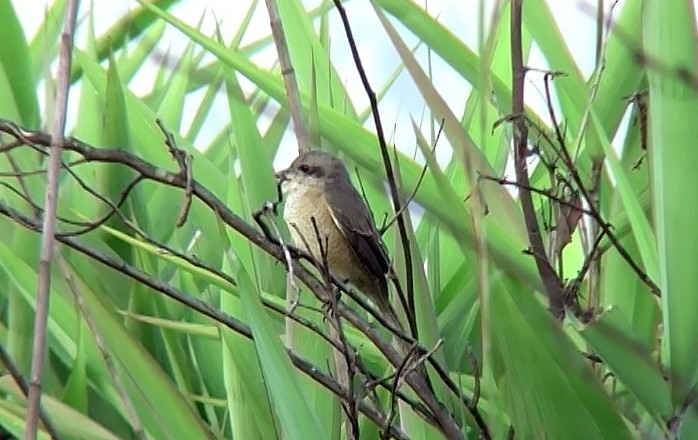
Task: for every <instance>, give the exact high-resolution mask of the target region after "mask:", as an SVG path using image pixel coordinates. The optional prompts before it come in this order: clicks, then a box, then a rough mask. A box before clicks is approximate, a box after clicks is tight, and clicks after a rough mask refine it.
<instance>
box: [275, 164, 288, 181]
mask: <svg viewBox="0 0 698 440" xmlns="http://www.w3.org/2000/svg"><path fill="white" fill-rule="evenodd" d="M287 172H288V168H287V169H285V170H281V171H279V172H278V173H276V174H274V177H276V184H277V185H281V184H282V183H283V182H284V181H285V180H287V178H288V177H287V176H286V174H287Z"/></svg>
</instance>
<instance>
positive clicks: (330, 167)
mask: <svg viewBox="0 0 698 440" xmlns="http://www.w3.org/2000/svg"><path fill="white" fill-rule="evenodd" d="M276 180H277V182H278V184H279V185H281V189H282V191H283V192H285V193H288V192H292V191H294V190H295V189H298V188H302V187H308V186H311V187H316V188H321V189H322V188H325V187H327V186H328V185H335V184H337V183H348V182H349V174H348V173H347V169H346V167H345V166H344V164H343V163H342V161H341V160H340V159H339V158H338V157H337V156H334V155H332V154H330V153H325V152H324V151H306V152H304V153H301V154H300V155H299V156H298V157H297V158H296V159H295V160H294V161H293V162H292V163H291V165H289V167H288V168H286V169H285V170H281V171H279V172H278V173H276Z"/></svg>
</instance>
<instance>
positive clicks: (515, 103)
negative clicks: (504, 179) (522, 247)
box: [511, 0, 565, 320]
mask: <svg viewBox="0 0 698 440" xmlns="http://www.w3.org/2000/svg"><path fill="white" fill-rule="evenodd" d="M522 1H523V0H512V3H511V64H512V95H513V96H512V109H511V113H512V114H513V115H523V114H524V80H525V76H526V69H525V67H524V65H523V53H522V48H521V22H522V20H521V3H522ZM527 145H528V129H527V126H526V124H525V121H524V119H523V118H516V119H515V120H514V168H515V170H516V181H517V182H518V183H519V184H520V185H521V192H520V193H519V198H520V200H521V206H522V208H523V214H524V221H525V223H526V229H527V230H528V238H529V240H530V242H531V249H532V252H533V255H534V260H535V262H536V266H537V267H538V273H539V274H540V276H541V279H542V281H543V286H544V287H545V292H546V294H547V296H548V303H549V304H548V306H549V309H550V312H551V313H552V314H553V316H554V317H555V318H557V319H560V320H561V319H563V318H564V316H565V307H564V302H563V301H564V299H563V292H562V283H561V282H560V279H559V278H558V276H557V274H556V273H555V270H554V269H553V268H552V266H550V264H549V262H548V261H547V258H546V253H545V247H544V245H543V240H542V238H541V234H540V230H539V227H538V219H537V218H536V211H535V208H534V206H533V199H532V198H531V192H530V191H528V190H527V189H526V188H529V187H530V186H531V184H530V182H529V178H528V167H527V165H526V152H527Z"/></svg>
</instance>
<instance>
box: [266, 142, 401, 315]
mask: <svg viewBox="0 0 698 440" xmlns="http://www.w3.org/2000/svg"><path fill="white" fill-rule="evenodd" d="M277 178H278V179H279V181H280V182H281V183H282V185H283V186H282V188H283V189H284V192H285V193H286V196H285V198H286V206H285V208H284V220H285V221H286V223H287V224H288V226H289V229H290V232H291V237H292V239H293V243H294V245H295V246H297V247H299V248H301V249H305V250H307V251H308V252H309V253H310V254H311V255H312V256H313V257H314V258H315V259H316V260H318V261H319V262H321V263H322V255H321V252H320V243H319V242H318V235H317V234H316V232H315V228H314V227H313V223H312V220H311V219H313V218H314V219H315V223H316V224H317V227H318V231H319V232H320V241H321V242H322V246H323V247H324V248H326V252H327V263H328V267H329V269H330V272H332V274H333V275H335V276H336V277H338V278H340V279H343V280H347V281H350V282H351V283H352V284H353V285H354V286H356V287H357V288H358V289H359V290H360V291H361V292H363V293H364V294H365V295H367V296H368V297H369V298H370V299H371V300H372V301H373V302H374V303H375V304H376V306H378V307H379V309H381V310H382V311H384V312H388V313H389V314H390V315H391V316H390V318H392V320H394V319H395V317H394V312H392V307H391V306H390V302H389V300H388V284H387V281H386V274H387V273H388V270H389V264H388V257H387V254H386V252H385V249H384V248H383V245H382V244H381V241H380V235H379V233H378V231H377V230H376V227H375V225H374V223H373V220H372V219H371V215H370V214H369V212H368V208H367V207H366V204H365V203H364V200H363V199H362V198H361V196H360V195H359V193H358V192H357V191H356V188H354V186H353V185H352V184H351V180H350V179H349V173H348V172H347V169H346V167H345V166H344V164H343V163H342V161H341V160H340V159H339V158H337V157H335V156H333V155H331V154H329V153H325V152H322V151H309V152H305V153H302V154H301V155H300V156H298V157H297V158H296V159H295V160H294V161H293V163H291V165H290V166H289V167H288V168H287V169H285V170H283V171H281V172H279V173H277Z"/></svg>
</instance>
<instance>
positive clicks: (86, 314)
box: [58, 256, 147, 440]
mask: <svg viewBox="0 0 698 440" xmlns="http://www.w3.org/2000/svg"><path fill="white" fill-rule="evenodd" d="M58 266H59V267H60V270H61V273H62V274H63V278H64V279H65V281H66V284H67V285H68V289H70V292H71V293H72V294H73V298H75V302H76V303H77V305H78V308H79V309H80V313H81V314H82V317H83V319H84V320H85V323H86V324H87V327H88V328H89V329H90V334H91V335H92V337H93V338H94V341H95V345H96V346H97V349H98V350H99V352H100V354H101V355H102V360H104V365H105V366H106V367H107V371H108V372H109V375H110V376H111V379H112V382H113V383H114V388H115V389H116V393H117V395H118V396H119V398H120V399H121V403H123V405H124V409H125V410H126V415H127V417H128V420H129V421H130V422H131V428H132V429H133V432H134V435H135V437H136V438H137V439H139V440H145V439H146V438H147V436H146V434H145V428H144V427H143V423H141V420H140V418H139V417H138V412H137V411H136V408H135V407H134V406H133V402H132V401H131V399H130V397H129V395H128V391H127V390H126V386H125V385H124V382H123V380H122V376H121V375H120V374H119V372H118V370H117V367H116V365H115V364H114V360H113V359H112V356H111V354H110V353H109V350H108V349H107V343H106V341H105V340H104V337H103V336H102V333H101V332H100V331H99V328H98V327H97V326H96V325H95V323H94V320H93V319H92V315H90V311H89V309H88V307H87V304H85V299H84V298H83V297H82V295H81V294H80V292H79V291H78V288H77V286H76V285H75V280H74V279H73V275H72V270H71V268H70V266H69V265H68V263H67V262H66V261H65V259H64V258H62V257H61V256H59V257H58Z"/></svg>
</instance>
